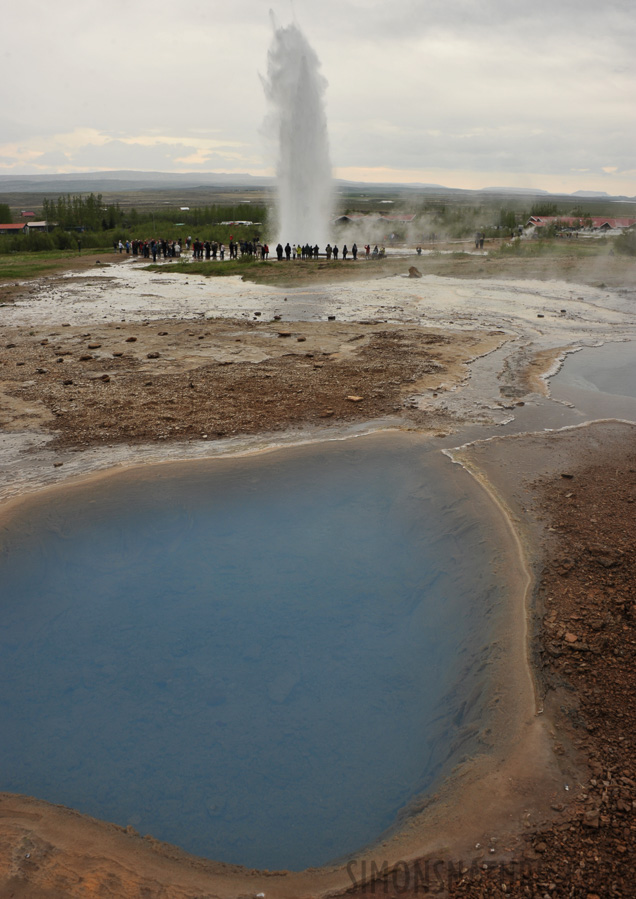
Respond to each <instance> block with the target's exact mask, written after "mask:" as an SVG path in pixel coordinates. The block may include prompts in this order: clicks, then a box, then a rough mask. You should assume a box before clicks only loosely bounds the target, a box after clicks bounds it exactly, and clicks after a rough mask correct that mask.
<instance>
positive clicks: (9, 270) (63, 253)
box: [0, 247, 112, 281]
mask: <svg viewBox="0 0 636 899" xmlns="http://www.w3.org/2000/svg"><path fill="white" fill-rule="evenodd" d="M108 252H110V253H111V254H112V247H111V248H110V250H109V249H108V248H107V247H103V248H102V249H99V250H95V249H91V250H87V251H85V253H86V255H88V253H90V254H91V255H92V254H94V253H108ZM79 258H81V257H80V256H79V254H78V252H77V250H45V251H42V252H39V253H8V254H6V255H5V254H2V255H0V281H12V280H15V281H24V280H26V279H28V278H38V277H39V276H40V275H46V274H50V273H51V272H55V271H58V270H60V269H65V268H68V267H69V262H73V261H76V260H78V259H79Z"/></svg>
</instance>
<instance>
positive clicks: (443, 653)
mask: <svg viewBox="0 0 636 899" xmlns="http://www.w3.org/2000/svg"><path fill="white" fill-rule="evenodd" d="M446 464H448V465H449V468H453V466H451V465H450V464H449V463H446ZM427 466H428V463H427V460H426V458H425V456H424V454H423V453H422V452H421V451H420V450H419V449H418V448H417V445H416V444H414V443H413V442H412V441H408V440H407V441H405V442H404V441H400V440H398V439H394V440H392V441H390V442H387V441H375V442H374V441H370V442H369V441H366V442H365V441H356V442H355V444H354V445H351V446H350V445H349V444H345V445H331V446H328V447H322V448H320V450H318V449H316V448H313V449H304V450H296V451H285V452H281V453H276V454H271V455H268V456H265V457H263V458H260V459H252V460H242V461H241V460H239V461H235V462H228V461H217V462H213V463H206V464H202V463H188V464H186V465H182V466H179V467H177V466H170V467H163V466H162V467H157V468H153V469H150V470H145V469H144V470H136V471H133V472H129V473H126V474H120V475H113V476H112V477H110V478H108V479H106V480H103V481H100V482H98V483H97V484H93V485H90V486H88V485H87V486H85V487H77V488H73V489H71V490H67V491H65V492H64V493H49V494H47V495H46V496H45V497H43V498H42V499H41V500H39V501H38V502H37V503H34V502H30V503H28V504H26V505H25V506H24V508H23V509H21V510H18V512H17V513H16V514H15V515H14V516H13V517H12V519H11V522H10V526H5V527H4V529H3V531H2V538H1V543H0V700H1V706H0V707H1V709H2V711H1V727H0V732H1V738H0V772H1V780H0V789H3V790H9V791H12V792H17V793H26V794H30V795H34V796H37V797H38V798H41V799H47V800H49V801H52V802H56V803H62V804H64V805H68V806H71V807H74V808H77V809H79V810H80V811H82V812H85V813H87V814H91V815H94V816H96V817H99V818H103V819H107V820H111V821H114V822H116V823H119V824H122V825H126V824H132V825H133V826H134V827H135V828H136V829H137V830H139V831H140V832H141V833H151V834H153V835H154V836H155V837H156V838H158V839H162V840H167V841H169V842H174V843H176V844H178V845H180V846H182V847H183V848H185V849H187V850H189V851H191V852H194V853H196V854H199V855H204V856H207V857H210V858H218V859H221V860H224V861H228V862H235V863H239V864H244V865H248V866H252V867H262V868H270V869H274V868H290V869H301V868H304V867H306V866H309V865H319V864H322V863H326V862H327V861H329V860H331V859H334V858H336V857H340V856H343V855H345V854H347V853H350V852H353V851H355V850H356V849H358V848H360V847H362V846H364V845H365V844H367V843H369V842H370V841H373V840H374V839H376V838H377V837H378V836H379V835H380V833H381V832H382V831H383V830H384V829H386V828H387V827H389V826H390V825H391V824H392V823H393V822H394V820H395V816H396V814H397V813H398V812H399V810H400V809H401V808H402V807H403V806H404V805H405V804H407V803H408V802H409V800H410V799H412V798H413V797H414V796H415V795H417V794H418V793H419V792H420V791H422V790H424V789H425V788H426V787H427V786H429V785H430V784H431V782H432V781H433V780H434V778H435V776H436V775H437V774H438V773H439V771H440V768H441V766H442V765H443V764H444V762H445V761H446V760H447V756H448V751H449V744H450V742H451V741H452V740H453V739H454V737H455V736H456V734H457V733H458V729H459V728H461V725H462V724H463V723H464V718H465V714H463V713H462V703H463V702H464V701H465V696H464V688H465V691H466V692H468V691H472V692H474V689H475V677H474V676H472V675H471V676H469V672H470V671H473V672H474V671H475V670H476V669H477V667H478V664H477V662H476V661H475V660H479V659H480V658H482V664H483V655H484V654H485V652H486V647H487V644H488V640H489V627H490V626H491V624H492V620H491V619H492V616H493V614H494V613H493V610H494V609H496V608H497V603H498V602H499V582H498V575H497V574H496V573H495V572H494V568H493V564H492V554H491V552H490V549H489V546H490V543H489V538H488V534H487V531H488V528H487V526H486V525H485V524H480V522H479V521H478V520H477V519H476V516H475V513H474V510H473V509H472V507H471V503H470V500H469V499H468V498H466V497H462V495H461V492H460V491H459V490H458V489H457V486H456V484H455V483H454V481H453V483H452V484H451V482H450V481H449V483H448V484H447V483H446V482H445V480H444V479H443V478H440V477H439V473H438V472H437V469H436V470H435V471H433V470H432V469H430V468H429V467H427ZM455 468H456V467H455ZM436 472H437V473H436ZM456 477H458V474H454V475H453V478H456ZM450 696H452V697H453V698H452V700H451V699H449V697H450Z"/></svg>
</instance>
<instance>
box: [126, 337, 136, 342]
mask: <svg viewBox="0 0 636 899" xmlns="http://www.w3.org/2000/svg"><path fill="white" fill-rule="evenodd" d="M136 340H137V338H136V337H127V338H126V343H135V342H136Z"/></svg>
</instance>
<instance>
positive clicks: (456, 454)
mask: <svg viewBox="0 0 636 899" xmlns="http://www.w3.org/2000/svg"><path fill="white" fill-rule="evenodd" d="M262 85H263V88H264V92H265V97H266V100H267V104H268V113H267V118H266V122H265V126H264V129H263V130H264V133H266V134H267V135H268V136H269V138H270V139H271V141H272V144H273V146H274V148H275V150H274V155H275V168H276V175H277V190H276V200H275V202H273V203H271V204H270V206H272V207H273V209H272V212H271V216H270V215H269V211H268V212H267V215H268V221H267V224H266V225H263V223H256V222H254V223H252V222H249V223H245V222H243V223H241V222H234V221H232V222H216V223H215V224H217V225H224V226H225V225H227V226H229V227H230V228H232V229H233V228H235V227H237V226H243V225H245V226H246V227H247V225H249V226H250V227H253V228H254V229H255V230H256V228H257V227H258V228H260V227H261V226H263V228H264V229H265V228H266V229H267V231H268V233H267V234H265V233H262V234H261V233H260V232H259V235H258V237H255V238H254V243H255V244H257V253H258V259H255V258H253V255H252V253H253V251H254V249H255V247H254V245H252V246H251V247H250V249H249V250H248V249H247V248H246V246H245V243H244V245H243V247H242V248H241V252H242V254H243V256H244V258H243V259H241V260H239V259H231V260H229V259H228V258H225V257H224V253H223V252H221V253H220V255H219V257H218V258H217V257H216V249H215V251H214V255H213V258H212V259H210V248H209V242H208V248H207V261H205V262H204V261H203V259H202V258H199V259H194V258H193V253H192V249H191V241H190V239H188V240H187V241H186V240H183V237H184V233H185V232H183V231H180V232H178V234H179V238H180V240H181V241H182V243H183V246H181V244H180V245H179V249H180V252H181V255H180V257H179V254H177V255H176V256H175V257H171V256H170V255H167V256H166V255H165V254H163V255H162V254H159V256H158V258H157V259H155V260H154V261H155V263H156V264H152V265H151V264H150V261H151V260H150V257H151V256H155V257H157V249H156V245H155V242H154V238H153V240H152V244H153V245H154V246H153V250H150V249H149V250H148V257H147V258H145V259H144V258H143V257H142V256H140V255H138V254H137V253H136V249H137V240H136V239H135V242H134V247H135V249H133V252H132V253H129V252H128V250H126V251H125V252H124V246H123V244H122V243H121V241H119V243H118V241H117V240H116V241H115V245H114V249H113V250H109V251H106V252H105V251H100V252H99V253H96V254H91V253H87V252H86V249H87V246H85V247H84V252H83V253H82V245H81V241H82V239H84V240H86V239H87V237H89V236H90V235H87V237H83V235H84V231H82V230H81V228H80V229H79V230H78V231H77V234H76V235H74V237H73V239H74V240H75V241H76V242H77V248H78V255H77V256H74V257H72V258H69V257H67V261H66V264H65V265H64V266H62V267H60V268H58V269H57V270H55V271H54V272H53V273H49V274H46V275H41V276H37V275H36V272H35V271H32V272H31V273H30V274H32V275H33V277H23V276H22V275H20V276H16V278H15V280H11V282H10V283H6V284H5V286H4V287H3V288H2V302H1V303H0V522H1V525H2V529H1V532H0V535H1V536H0V596H1V601H0V694H1V696H0V700H1V706H2V718H1V723H2V727H1V729H0V732H1V734H2V736H1V738H0V772H1V777H0V790H2V791H3V792H1V793H0V895H1V896H13V897H28V899H62V897H65V899H66V897H77V899H80V897H89V896H102V897H114V899H115V897H116V899H128V897H129V899H138V897H170V899H203V897H210V899H211V897H213V896H214V897H222V899H245V897H257V899H264V897H268V899H273V897H275V899H298V897H319V896H324V897H327V896H329V897H335V896H345V895H346V896H356V897H367V896H373V895H376V894H381V895H386V896H393V897H395V896H419V895H446V896H465V897H478V896H503V895H506V896H524V897H525V896H531V897H539V896H541V897H544V899H545V897H552V896H555V897H557V896H564V897H565V896H569V897H571V896H585V897H587V899H598V897H600V896H610V895H611V896H613V897H620V896H625V897H627V896H633V895H634V886H633V885H634V883H635V882H636V868H635V863H634V859H635V858H636V853H635V848H636V847H635V844H634V843H635V840H634V833H635V828H634V808H635V807H636V767H635V762H634V758H635V756H634V751H635V743H634V741H635V740H636V730H635V723H636V722H635V711H634V703H633V696H634V686H635V684H634V678H635V673H634V672H635V670H636V669H635V667H634V647H635V646H636V632H635V626H636V606H635V605H634V592H633V585H634V577H635V574H636V556H635V551H634V546H635V545H636V539H635V538H636V533H635V527H636V526H635V524H634V521H635V519H634V514H633V508H634V506H633V503H634V501H635V500H636V453H635V452H634V436H635V434H636V430H635V429H636V365H635V364H634V359H635V358H636V357H635V355H634V348H635V346H636V289H635V285H636V264H635V262H634V260H635V257H634V255H633V254H632V255H629V254H627V255H623V254H621V252H620V250H621V249H625V245H624V244H621V243H619V241H620V240H621V239H622V238H620V237H617V235H616V234H613V233H610V235H609V236H607V235H606V234H604V233H603V234H601V233H600V232H598V230H597V231H596V232H593V231H592V225H591V224H590V225H588V226H586V228H585V229H583V228H579V229H578V230H577V231H576V233H574V230H573V229H572V230H570V231H569V233H568V237H567V238H566V237H564V236H563V237H562V238H559V239H557V238H553V239H547V238H546V239H544V236H545V234H546V233H547V230H546V231H544V232H543V235H544V236H542V237H541V238H539V237H538V236H537V235H538V233H539V231H538V229H539V228H540V227H541V223H539V224H538V225H537V220H536V219H535V223H534V224H532V225H530V226H527V227H526V228H525V230H524V225H526V222H525V221H524V222H522V223H521V224H519V223H518V222H517V221H516V219H515V213H514V212H513V213H512V220H513V222H514V229H513V230H514V233H513V234H510V233H509V231H504V230H502V231H500V230H499V225H495V226H492V227H491V231H492V232H493V233H494V235H495V236H493V235H492V234H491V235H490V236H489V238H487V239H486V240H484V233H483V231H481V232H480V231H477V233H476V235H475V236H474V238H471V239H470V240H467V239H466V236H465V234H464V236H463V237H460V238H458V237H456V236H455V237H454V236H453V235H451V234H450V233H441V234H435V233H431V228H432V225H431V222H433V221H434V219H435V215H434V212H431V217H430V219H429V221H428V223H427V224H426V228H425V223H424V220H423V219H421V220H419V223H416V224H412V222H413V220H415V219H416V216H415V215H410V216H409V215H403V216H402V218H401V219H400V216H399V215H398V216H393V217H391V216H390V215H387V214H386V213H385V212H384V209H385V208H386V206H387V205H391V204H393V203H394V200H393V199H386V198H385V199H381V200H377V198H376V200H377V203H376V206H377V209H380V210H381V211H377V209H376V211H375V212H374V213H373V214H372V215H369V216H367V215H365V214H362V213H361V214H358V213H355V212H354V213H351V214H347V215H344V214H341V215H339V216H338V217H336V206H335V192H334V186H333V183H332V177H331V170H332V163H331V159H330V150H329V140H328V135H327V121H326V115H325V111H324V92H325V87H326V82H325V80H324V78H323V76H322V75H321V73H320V66H319V62H318V59H317V57H316V55H315V53H314V51H313V50H312V48H311V47H310V45H309V44H308V43H307V41H306V39H305V38H304V36H303V34H302V33H301V32H300V30H299V29H298V28H297V27H296V26H295V25H292V26H290V27H288V28H278V27H277V26H276V24H275V23H274V36H273V41H272V45H271V48H270V52H269V57H268V67H267V75H266V77H263V78H262ZM239 99H240V98H239ZM35 155H36V156H37V154H35ZM185 161H186V162H187V160H185ZM610 170H611V168H610V169H608V168H606V169H605V171H606V172H607V171H610ZM347 190H350V188H347ZM267 197H268V202H269V195H267ZM349 199H350V198H349ZM447 199H448V198H446V199H444V200H443V201H440V200H439V197H438V198H437V200H436V202H437V207H436V208H437V212H438V213H439V211H440V208H441V207H444V208H445V204H446V202H447ZM357 200H358V201H359V205H361V206H364V203H368V202H370V199H369V196H368V195H366V194H361V193H360V192H359V191H358V195H357ZM241 202H244V204H245V209H246V215H247V210H248V209H249V208H254V207H249V203H250V202H251V198H243V200H242V201H241ZM351 202H352V203H353V201H351ZM448 202H449V203H450V200H448ZM453 202H456V204H457V208H458V209H459V208H460V207H461V202H462V201H461V199H458V198H457V197H454V200H453ZM480 202H481V200H480ZM100 203H101V196H100ZM162 203H163V205H164V207H165V205H166V204H167V201H166V200H163V201H162ZM62 205H63V204H59V205H58V210H59V208H61V207H62ZM340 206H341V207H342V208H341V213H342V212H344V211H347V212H348V213H349V212H350V210H349V203H348V201H347V202H345V200H344V199H342V197H341V199H340ZM345 207H346V210H345ZM104 208H106V207H104ZM159 208H160V207H159V205H157V206H156V209H157V210H159ZM237 208H238V207H237ZM241 208H243V207H241ZM263 208H264V207H263ZM367 208H369V209H370V207H364V209H367ZM485 208H486V207H485V206H480V207H479V212H480V214H482V210H483V209H485ZM492 208H494V207H492V205H491V207H488V210H489V211H488V214H489V215H490V214H491V212H492ZM586 208H587V207H586ZM189 211H190V209H189V207H188V206H187V205H185V203H184V205H179V206H178V208H175V212H176V213H177V214H178V215H181V213H182V212H184V213H185V212H189ZM158 214H159V212H158V211H157V215H158ZM467 214H468V213H467V212H466V210H464V211H463V212H462V213H461V215H467ZM29 215H34V213H29ZM100 215H101V212H100ZM440 215H441V213H440ZM461 215H460V213H457V215H456V216H455V224H457V221H459V219H460V218H461ZM154 216H155V209H154V207H153V212H152V218H151V219H149V220H148V225H149V227H152V229H153V233H154V228H155V217H154ZM131 218H132V213H131ZM184 218H185V216H184ZM399 221H401V225H404V224H405V222H407V221H408V223H409V227H408V228H407V227H404V228H401V225H399V224H396V222H399ZM447 221H450V219H448V220H447ZM591 221H592V220H591V218H590V222H591ZM107 224H108V223H107V222H106V224H104V226H103V230H106V227H107ZM544 224H546V228H547V227H548V226H547V223H544ZM44 225H45V227H46V223H44ZM535 225H536V227H535ZM180 227H185V221H183V222H179V223H178V224H177V223H176V222H175V223H174V229H175V230H176V229H177V228H180ZM600 227H603V228H605V227H606V229H609V230H610V231H612V227H611V223H610V221H609V220H608V221H607V222H605V223H604V224H603V225H601V226H600ZM619 227H621V228H622V227H623V226H622V225H620V226H618V225H617V226H615V228H614V229H613V230H614V231H616V230H617V229H618V228H619ZM625 227H627V226H625ZM393 228H395V231H393V230H392V229H393ZM5 229H6V226H5ZM400 229H401V230H400ZM9 230H10V228H9ZM464 230H465V229H464ZM532 231H534V233H535V237H536V239H533V237H532V236H531V233H532ZM269 232H271V233H269ZM624 236H625V235H623V237H624ZM46 237H47V235H44V236H43V239H45V238H46ZM579 237H580V240H579ZM264 238H266V239H267V240H268V241H269V258H267V250H266V249H265V247H264V246H263V245H262V243H261V240H262V239H264ZM614 238H616V241H615V242H613V241H614ZM30 239H32V240H34V239H35V238H30ZM231 239H232V249H234V247H235V246H236V244H235V243H234V239H233V238H231ZM306 239H309V240H311V244H308V245H306V247H307V250H306V251H305V252H302V251H301V252H299V253H298V255H297V256H296V258H294V259H293V260H292V259H291V258H290V259H288V260H287V261H285V260H284V259H282V260H281V261H276V259H275V247H276V246H277V245H280V253H283V247H284V245H285V244H286V243H287V242H290V243H291V242H292V241H297V240H306ZM385 239H386V244H387V245H388V246H387V247H385V246H384V242H385ZM250 240H251V238H250ZM336 241H337V242H338V244H339V245H340V250H341V253H342V255H341V256H340V260H339V261H336V260H337V256H332V243H333V244H336ZM376 241H377V242H379V243H380V248H377V247H374V251H373V252H371V246H372V245H374V244H375V243H376ZM140 243H141V244H143V241H140ZM568 243H569V244H570V247H568ZM626 243H627V241H626ZM175 244H176V240H175ZM354 244H357V249H358V250H359V254H358V258H357V259H356V258H355V254H353V258H352V256H351V255H349V256H348V258H346V257H345V253H344V249H345V245H346V246H347V247H348V248H349V250H352V249H353V245H354ZM585 244H587V246H585ZM90 245H91V246H96V244H94V243H92V244H90ZM148 245H149V247H150V245H151V241H150V239H149V240H148ZM202 245H203V244H199V242H198V240H196V242H195V246H202ZM327 245H328V249H327ZM422 245H423V246H422ZM314 246H316V247H317V248H318V249H320V255H317V254H316V255H314V253H313V247H314ZM261 247H262V250H261ZM365 247H366V249H365ZM294 249H295V245H294ZM629 249H630V246H629V245H627V250H629ZM632 249H633V245H632ZM228 250H229V247H228ZM290 250H291V248H290ZM587 250H589V252H587ZM5 255H9V254H5ZM228 255H233V254H232V253H229V254H228ZM32 256H33V257H34V258H35V257H36V256H37V254H36V253H33V254H32ZM305 256H308V257H309V258H305ZM201 257H202V253H201ZM279 258H280V257H279ZM10 263H11V260H9V264H10ZM57 264H60V263H59V259H58V262H57ZM237 272H238V273H237Z"/></svg>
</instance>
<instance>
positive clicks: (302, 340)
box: [296, 337, 307, 343]
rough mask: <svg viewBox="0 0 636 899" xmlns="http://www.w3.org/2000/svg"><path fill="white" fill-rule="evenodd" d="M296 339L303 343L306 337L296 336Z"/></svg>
mask: <svg viewBox="0 0 636 899" xmlns="http://www.w3.org/2000/svg"><path fill="white" fill-rule="evenodd" d="M296 340H297V341H298V343H304V342H305V341H306V340H307V338H306V337H297V338H296Z"/></svg>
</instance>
